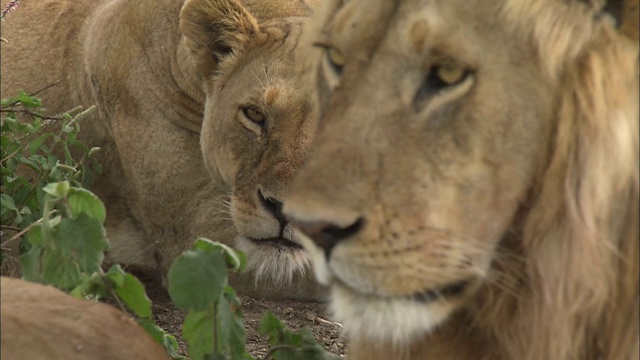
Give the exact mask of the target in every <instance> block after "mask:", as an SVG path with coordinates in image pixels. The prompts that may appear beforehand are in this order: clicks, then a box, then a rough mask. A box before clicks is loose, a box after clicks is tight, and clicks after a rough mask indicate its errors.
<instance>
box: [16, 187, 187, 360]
mask: <svg viewBox="0 0 640 360" xmlns="http://www.w3.org/2000/svg"><path fill="white" fill-rule="evenodd" d="M43 191H44V193H45V195H44V200H43V202H44V204H43V207H42V208H43V210H42V211H43V213H44V214H45V215H44V217H43V221H42V223H40V224H34V225H32V226H30V228H29V231H28V233H27V239H28V242H29V245H30V249H29V251H27V252H26V253H24V254H23V255H21V256H20V264H21V266H22V275H23V278H24V279H25V280H29V281H33V282H38V283H42V284H48V285H52V286H55V287H57V288H59V289H62V290H65V291H67V292H69V293H70V294H71V295H73V296H76V297H79V298H93V299H103V298H110V299H112V300H113V301H115V302H116V303H117V304H118V305H119V306H120V307H121V308H122V310H125V306H126V308H128V309H129V310H130V311H131V312H133V313H134V314H135V315H136V316H137V317H138V318H139V319H140V320H139V323H140V325H141V326H142V327H144V328H145V329H147V331H149V332H150V333H151V335H152V336H153V337H154V339H156V340H157V341H158V342H160V343H161V344H163V345H164V346H165V347H166V348H167V351H168V353H169V354H170V356H172V358H174V359H180V358H183V357H182V356H180V355H178V353H177V350H178V344H177V341H176V339H175V337H174V336H172V335H169V334H167V333H165V332H164V330H162V329H160V328H159V327H158V326H157V325H156V324H155V323H154V322H153V320H152V319H151V316H152V311H151V300H149V298H148V297H147V294H146V292H145V288H144V285H142V283H141V282H140V281H139V280H138V279H137V278H136V277H135V276H133V275H131V274H129V273H127V272H125V271H124V270H123V269H122V267H120V265H117V264H116V265H113V266H111V268H109V270H108V271H107V272H104V271H103V270H102V262H103V259H104V251H106V250H108V248H109V242H108V241H107V239H106V232H105V229H104V226H103V224H104V221H105V218H106V211H105V207H104V204H103V203H102V201H100V199H98V197H97V196H95V195H94V194H93V193H92V192H90V191H89V190H86V189H83V188H79V187H74V186H71V185H70V183H69V182H68V181H62V182H57V183H51V184H48V185H46V186H45V187H44V188H43Z"/></svg>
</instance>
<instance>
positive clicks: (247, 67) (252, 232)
mask: <svg viewBox="0 0 640 360" xmlns="http://www.w3.org/2000/svg"><path fill="white" fill-rule="evenodd" d="M298 25H299V24H288V25H286V26H287V27H286V28H279V27H275V26H274V27H269V24H268V23H267V24H262V25H261V26H262V31H263V33H262V34H260V35H259V36H261V38H258V39H256V40H255V42H254V43H252V44H251V45H249V46H247V49H246V50H245V52H243V53H241V54H239V56H238V57H237V59H234V60H233V61H235V63H233V64H231V65H229V64H225V63H223V64H222V68H223V70H222V72H221V75H219V76H218V77H217V78H214V79H213V80H212V81H213V84H214V85H213V86H212V89H211V90H210V94H208V98H207V103H206V110H205V112H206V114H205V121H204V125H203V129H202V137H201V143H202V151H203V155H204V160H205V164H206V166H207V169H208V171H209V173H210V174H212V176H213V177H214V178H215V179H217V180H218V181H217V182H218V183H219V184H221V185H222V186H225V187H227V188H228V191H229V198H228V199H222V200H221V201H223V202H225V203H226V204H225V206H227V205H228V209H226V211H228V213H229V215H230V216H231V218H232V220H233V224H234V226H235V228H236V230H237V233H238V236H237V238H236V244H237V246H238V247H239V248H240V249H241V250H244V251H245V252H246V253H247V256H248V259H249V269H250V270H253V271H255V275H256V279H257V280H259V279H260V278H261V277H263V276H264V277H269V278H270V280H272V281H275V283H276V284H280V283H286V282H288V281H289V280H291V279H292V277H293V276H294V275H295V274H296V273H303V272H304V271H305V268H308V265H309V264H308V263H309V260H308V258H307V254H306V251H305V250H304V249H303V248H302V246H301V244H300V243H299V241H298V239H297V237H296V236H295V235H294V234H293V232H292V230H291V227H290V226H289V225H288V222H287V220H285V218H284V216H283V214H282V212H281V209H282V197H283V195H284V194H285V192H286V191H287V188H288V185H289V182H290V179H291V178H292V177H293V175H294V173H295V172H296V171H297V170H298V168H299V166H300V164H301V162H302V157H303V155H304V153H305V152H306V150H307V148H308V146H309V145H310V141H311V137H312V136H313V134H314V133H315V117H313V116H311V103H310V101H309V98H308V96H305V95H304V94H302V92H301V91H300V81H299V79H300V76H301V74H300V72H301V71H304V69H303V66H302V64H303V63H302V60H301V59H300V52H299V50H298V49H297V42H298V38H299V35H300V26H298Z"/></svg>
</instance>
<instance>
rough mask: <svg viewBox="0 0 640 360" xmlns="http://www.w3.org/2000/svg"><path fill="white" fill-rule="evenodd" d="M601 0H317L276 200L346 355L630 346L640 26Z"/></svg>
mask: <svg viewBox="0 0 640 360" xmlns="http://www.w3.org/2000/svg"><path fill="white" fill-rule="evenodd" d="M602 6H603V4H602V3H601V2H599V1H575V0H572V1H560V0H535V1H534V0H500V1H493V0H491V1H489V0H487V1H483V0H474V1H466V0H434V1H427V0H401V1H385V0H376V1H369V0H367V1H364V0H361V1H358V0H352V1H339V0H335V1H331V2H330V3H328V4H327V5H326V6H325V7H323V8H322V9H321V10H319V11H318V13H317V17H316V18H315V19H314V20H313V24H312V25H311V26H310V29H309V31H308V32H306V34H307V35H306V36H305V38H306V40H304V42H305V43H307V44H312V45H314V48H315V49H316V50H313V52H312V53H310V54H309V56H310V61H312V62H313V63H314V64H315V65H314V66H313V68H314V70H313V71H311V72H310V73H309V74H310V78H309V79H308V80H307V81H306V82H307V83H308V84H310V90H309V91H311V92H312V96H313V98H314V101H315V102H316V103H317V104H318V109H319V110H318V114H319V122H318V129H317V133H316V135H315V138H314V142H313V145H312V146H311V148H310V149H309V151H308V153H307V156H306V158H305V162H304V165H303V166H302V168H301V169H300V171H299V172H298V173H297V175H296V176H295V178H294V181H293V183H292V185H291V188H290V189H289V192H288V194H287V195H286V197H285V200H284V213H285V216H287V218H288V219H289V220H290V221H292V223H293V224H294V227H295V228H296V229H298V231H299V232H300V234H303V244H304V246H305V248H307V250H308V251H309V253H310V256H311V258H312V263H313V267H314V269H315V273H316V276H317V277H318V279H319V281H320V282H321V283H323V284H326V285H328V286H330V292H331V295H330V308H331V309H332V311H333V312H334V315H335V317H336V320H337V321H342V323H343V326H344V329H345V332H346V334H347V336H348V337H349V338H350V350H349V354H350V358H351V359H439V360H449V359H456V360H462V359H469V360H471V359H474V360H512V359H518V360H543V359H554V360H570V359H575V360H577V359H591V360H595V359H600V360H604V359H608V360H609V359H610V360H613V359H616V360H618V359H638V351H639V336H640V334H639V320H638V318H639V289H638V272H639V269H638V262H639V259H638V251H639V246H638V243H639V235H638V207H639V195H638V187H639V183H638V182H639V175H638V173H639V169H638V163H639V157H638V123H639V120H638V42H637V39H636V40H634V39H633V37H634V36H635V35H634V34H633V33H630V34H624V33H622V32H620V31H619V30H618V29H617V28H616V26H617V23H616V21H615V20H614V18H613V17H612V16H610V15H608V14H607V13H604V12H603V11H602ZM365 9H366V10H365ZM636 21H637V20H636Z"/></svg>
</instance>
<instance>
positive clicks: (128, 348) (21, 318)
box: [0, 277, 168, 360]
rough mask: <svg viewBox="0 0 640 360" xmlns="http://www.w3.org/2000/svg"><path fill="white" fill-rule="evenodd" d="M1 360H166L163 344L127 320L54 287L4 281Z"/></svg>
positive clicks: (0, 287)
mask: <svg viewBox="0 0 640 360" xmlns="http://www.w3.org/2000/svg"><path fill="white" fill-rule="evenodd" d="M0 294H1V296H0V301H2V307H1V308H0V317H1V319H0V326H1V327H2V330H1V332H2V337H1V340H0V356H1V357H2V358H3V359H16V360H17V359H48V360H80V359H95V360H101V359H104V360H107V359H108V360H129V359H140V360H143V359H149V360H160V359H167V358H168V357H167V354H166V353H165V351H164V349H163V348H162V346H160V344H158V343H157V342H155V341H154V340H153V339H152V338H151V336H149V334H148V333H147V332H146V331H145V330H144V329H142V328H141V327H140V326H138V325H137V324H136V322H135V321H134V320H133V319H132V318H131V317H130V316H128V315H127V314H125V313H123V312H121V311H118V310H116V309H114V308H113V307H111V306H109V305H107V304H103V303H99V302H96V301H83V300H80V299H76V298H74V297H72V296H70V295H68V294H65V293H63V292H62V291H60V290H58V289H55V288H53V287H50V286H44V285H40V284H36V283H30V282H27V281H22V280H17V279H10V278H6V277H2V280H1V283H0Z"/></svg>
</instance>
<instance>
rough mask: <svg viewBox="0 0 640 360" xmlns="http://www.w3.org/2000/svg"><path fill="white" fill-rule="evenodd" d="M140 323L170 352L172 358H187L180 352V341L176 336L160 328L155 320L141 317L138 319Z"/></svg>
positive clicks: (180, 359) (185, 359) (178, 359)
mask: <svg viewBox="0 0 640 360" xmlns="http://www.w3.org/2000/svg"><path fill="white" fill-rule="evenodd" d="M138 325H140V326H141V327H142V328H143V329H145V330H146V331H147V332H148V333H149V335H151V337H152V338H153V340H155V341H156V342H157V343H159V344H160V345H162V346H164V348H165V350H166V351H167V353H168V354H169V357H170V358H171V359H172V360H187V358H186V357H184V356H182V355H180V354H178V341H176V338H175V336H173V335H171V334H168V333H167V332H166V331H164V330H163V329H162V328H160V327H159V326H158V325H156V323H154V322H153V320H150V319H141V320H138Z"/></svg>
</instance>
